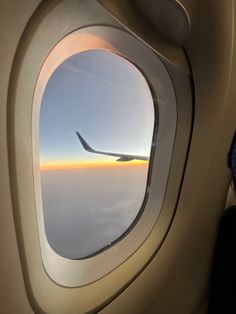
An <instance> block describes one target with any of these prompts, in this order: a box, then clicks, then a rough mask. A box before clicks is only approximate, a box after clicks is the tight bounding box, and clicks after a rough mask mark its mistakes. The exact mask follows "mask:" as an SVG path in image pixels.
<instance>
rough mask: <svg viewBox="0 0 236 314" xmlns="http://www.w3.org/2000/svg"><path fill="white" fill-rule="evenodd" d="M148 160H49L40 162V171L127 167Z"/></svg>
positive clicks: (144, 164)
mask: <svg viewBox="0 0 236 314" xmlns="http://www.w3.org/2000/svg"><path fill="white" fill-rule="evenodd" d="M147 164H148V161H145V160H132V161H127V162H116V161H112V160H108V161H105V160H104V161H83V162H53V163H52V162H51V163H40V170H41V171H49V170H72V169H84V168H111V167H112V168H113V167H114V168H116V167H128V166H146V165H147Z"/></svg>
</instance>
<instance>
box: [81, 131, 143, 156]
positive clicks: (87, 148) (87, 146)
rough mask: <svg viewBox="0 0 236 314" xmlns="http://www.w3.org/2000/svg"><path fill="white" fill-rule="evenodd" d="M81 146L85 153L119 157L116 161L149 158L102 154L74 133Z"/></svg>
mask: <svg viewBox="0 0 236 314" xmlns="http://www.w3.org/2000/svg"><path fill="white" fill-rule="evenodd" d="M75 133H76V134H77V136H78V138H79V140H80V142H81V144H82V145H83V147H84V149H85V150H86V151H87V152H90V153H94V154H100V155H108V156H113V157H119V158H118V159H117V160H116V161H121V162H124V161H130V160H134V159H135V160H149V157H147V156H137V155H126V154H119V153H110V152H103V151H99V150H95V149H93V148H92V147H91V146H89V144H88V143H87V142H86V141H85V139H84V138H83V137H82V135H81V134H80V133H79V132H77V131H76V132H75Z"/></svg>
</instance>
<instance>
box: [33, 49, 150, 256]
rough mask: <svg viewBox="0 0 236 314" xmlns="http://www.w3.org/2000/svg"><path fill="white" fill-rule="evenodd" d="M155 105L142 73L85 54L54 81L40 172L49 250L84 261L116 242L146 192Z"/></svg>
mask: <svg viewBox="0 0 236 314" xmlns="http://www.w3.org/2000/svg"><path fill="white" fill-rule="evenodd" d="M153 128H154V105H153V99H152V95H151V92H150V89H149V86H148V84H147V82H146V80H145V79H144V77H143V75H142V74H141V72H140V71H139V70H138V69H137V68H136V67H135V66H134V65H133V64H132V63H131V62H129V61H127V60H126V59H124V58H123V57H121V56H119V55H117V54H115V53H112V52H110V51H107V50H102V49H100V50H88V51H85V52H81V53H78V54H75V55H73V56H72V57H70V58H68V59H66V60H65V61H64V62H63V63H61V64H60V65H59V66H58V67H57V68H56V70H55V71H54V72H53V74H52V75H51V77H50V79H49V81H48V83H47V85H46V88H45V91H44V95H43V98H42V103H41V111H40V129H39V131H40V132H39V133H40V169H41V187H42V202H43V213H44V222H45V230H46V235H47V239H48V242H49V244H50V245H51V247H52V248H53V249H54V251H56V252H57V253H58V254H60V255H62V256H64V257H67V258H83V257H86V256H89V255H92V254H94V253H96V252H97V251H99V250H101V249H103V248H105V247H107V246H109V245H110V244H111V243H112V242H114V241H115V240H117V239H118V238H119V237H120V236H121V235H122V234H123V233H124V232H125V231H126V230H127V229H128V228H129V227H130V226H131V224H132V222H133V221H134V220H135V218H136V216H137V214H138V213H139V211H140V209H141V207H142V203H143V200H144V197H145V193H146V186H147V174H148V166H149V157H150V151H151V145H152V135H153Z"/></svg>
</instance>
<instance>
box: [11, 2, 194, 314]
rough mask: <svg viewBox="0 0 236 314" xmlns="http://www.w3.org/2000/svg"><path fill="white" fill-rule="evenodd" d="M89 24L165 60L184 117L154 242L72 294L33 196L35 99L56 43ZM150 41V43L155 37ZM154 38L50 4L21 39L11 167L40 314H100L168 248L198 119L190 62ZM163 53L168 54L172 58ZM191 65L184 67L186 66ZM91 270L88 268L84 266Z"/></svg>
mask: <svg viewBox="0 0 236 314" xmlns="http://www.w3.org/2000/svg"><path fill="white" fill-rule="evenodd" d="M89 25H90V26H94V25H97V26H98V25H107V26H108V27H112V28H119V29H120V30H123V31H124V32H126V33H127V34H129V36H131V37H134V38H136V40H138V41H139V42H140V43H142V44H143V46H145V47H146V48H147V49H149V50H150V51H152V53H153V55H155V57H157V58H159V59H160V62H162V63H163V65H164V67H165V68H166V70H167V72H168V73H169V77H170V80H171V81H172V84H173V87H174V91H175V98H176V105H177V112H178V116H177V126H176V134H175V139H174V147H173V151H172V156H171V165H170V169H169V172H168V180H167V185H166V187H165V196H164V200H163V204H162V209H161V212H160V215H159V218H158V220H157V221H156V223H155V224H154V226H153V229H152V230H150V233H149V235H148V237H147V238H146V240H145V241H144V242H143V243H142V244H141V245H140V247H138V249H137V250H136V251H135V252H133V254H132V255H131V256H129V257H128V258H127V259H126V260H125V261H124V262H123V263H121V264H120V265H119V266H117V267H116V268H114V269H113V270H112V271H111V272H110V273H108V274H107V275H105V276H103V277H101V278H100V279H98V280H96V281H93V282H91V283H90V284H87V285H84V286H78V285H75V286H74V288H73V289H68V288H67V287H69V286H66V285H63V283H62V284H60V283H58V282H57V281H55V280H54V279H53V278H52V276H50V275H49V274H48V272H47V269H46V268H45V265H44V262H43V259H42V254H41V248H40V234H39V230H38V221H37V214H36V205H37V204H36V203H37V202H36V201H37V200H36V199H35V191H34V188H35V186H34V181H35V176H34V166H35V165H34V160H33V158H32V156H33V145H32V143H33V138H32V101H33V94H34V90H35V84H36V81H37V78H38V74H39V72H40V69H41V67H42V66H43V62H44V60H45V59H46V58H47V55H48V54H49V53H50V51H51V50H52V49H53V47H54V46H55V44H56V43H57V42H59V41H60V40H61V39H62V38H64V37H65V36H67V35H68V34H69V33H70V32H72V31H74V30H77V29H81V28H83V27H87V26H89ZM150 36H151V37H152V35H151V34H150ZM152 38H153V40H154V41H155V45H154V46H151V45H150V43H149V44H148V43H147V42H145V39H142V38H139V37H138V35H137V34H135V33H131V32H130V31H129V30H128V29H126V28H125V27H124V26H122V24H120V23H119V22H118V21H116V20H115V18H113V17H112V15H110V14H109V13H108V12H107V11H106V10H105V9H104V8H103V7H102V6H101V5H99V4H98V3H97V2H96V1H78V0H71V1H66V0H62V1H60V2H59V3H58V2H57V3H56V4H55V3H54V4H53V5H51V6H48V4H45V5H42V6H40V7H39V8H38V9H37V10H36V12H35V14H34V15H33V16H32V18H31V20H30V21H29V23H28V25H27V27H26V30H25V32H24V33H23V35H22V38H21V41H20V43H19V46H18V49H17V53H16V57H15V60H14V64H13V68H12V73H11V81H10V85H9V99H8V148H9V156H10V160H9V169H10V177H11V190H12V201H13V211H14V219H15V225H16V231H17V240H18V245H19V253H20V257H21V263H22V268H23V276H24V280H25V284H26V289H27V293H28V297H29V300H30V302H31V305H32V306H33V308H34V309H35V310H36V311H37V312H40V311H42V312H51V311H56V312H57V313H58V314H64V313H65V309H66V312H67V313H68V312H74V311H75V310H78V309H79V310H80V312H82V313H84V312H85V313H87V312H90V311H94V310H96V311H97V310H99V309H101V308H102V307H104V306H105V305H107V304H108V303H109V302H111V301H112V300H113V299H114V298H115V297H116V296H118V294H119V293H120V292H121V291H123V290H124V289H125V288H126V287H127V286H128V285H129V284H131V282H133V281H134V280H135V278H137V276H139V274H140V273H141V272H142V271H144V269H145V268H146V266H147V264H149V263H151V261H152V259H153V257H154V256H155V255H157V254H159V252H160V254H161V251H162V249H163V250H165V247H166V245H164V244H165V242H164V240H165V238H166V236H167V234H168V232H169V229H170V227H171V223H172V219H173V217H174V213H175V209H176V206H177V204H178V199H179V195H180V194H179V193H180V189H181V185H182V178H183V175H184V171H185V163H186V158H187V153H188V148H189V142H190V136H191V127H192V118H193V116H192V107H193V98H192V96H193V94H192V91H193V89H192V83H191V72H190V70H189V69H188V68H186V67H185V66H184V67H183V66H181V64H180V63H179V57H180V56H181V58H182V59H183V61H184V60H185V58H186V57H185V54H184V51H183V49H181V48H175V49H173V47H172V46H171V45H170V46H169V45H168V44H167V43H166V42H165V41H162V39H161V38H158V40H156V38H154V37H152ZM165 52H170V54H171V58H169V54H168V53H165ZM182 59H181V60H182ZM186 60H187V58H186ZM186 60H185V62H184V64H187V61H186ZM154 162H155V160H154ZM154 171H155V173H154ZM152 173H153V174H154V175H152V180H153V181H152V185H151V186H152V188H153V191H154V194H153V198H152V206H153V208H154V209H155V204H156V199H155V198H156V189H155V184H156V178H155V175H156V174H157V173H158V172H157V169H155V167H154V168H153V171H152ZM149 199H150V198H149ZM114 247H116V246H114ZM162 247H163V248H162ZM48 258H50V256H48ZM51 263H52V265H53V267H54V268H56V267H57V265H56V264H55V263H54V264H53V260H51ZM86 271H89V269H88V268H86ZM70 275H71V277H70ZM63 276H64V270H62V273H61V277H63ZM67 276H68V279H69V280H70V279H71V280H73V279H74V278H73V277H74V274H73V272H71V273H70V272H69V273H68V274H67ZM70 287H72V286H70ZM49 295H50V298H48V296H49ZM52 300H56V302H52Z"/></svg>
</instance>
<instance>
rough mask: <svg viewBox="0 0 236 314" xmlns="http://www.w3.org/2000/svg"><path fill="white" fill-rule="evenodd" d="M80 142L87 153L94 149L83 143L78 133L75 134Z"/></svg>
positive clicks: (83, 140)
mask: <svg viewBox="0 0 236 314" xmlns="http://www.w3.org/2000/svg"><path fill="white" fill-rule="evenodd" d="M75 133H76V134H77V136H78V138H79V140H80V142H81V144H82V145H83V147H84V149H85V150H87V151H88V152H94V149H93V148H92V147H91V146H89V144H88V143H87V142H86V141H85V139H84V138H83V137H82V135H80V134H79V132H77V131H76V132H75Z"/></svg>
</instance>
